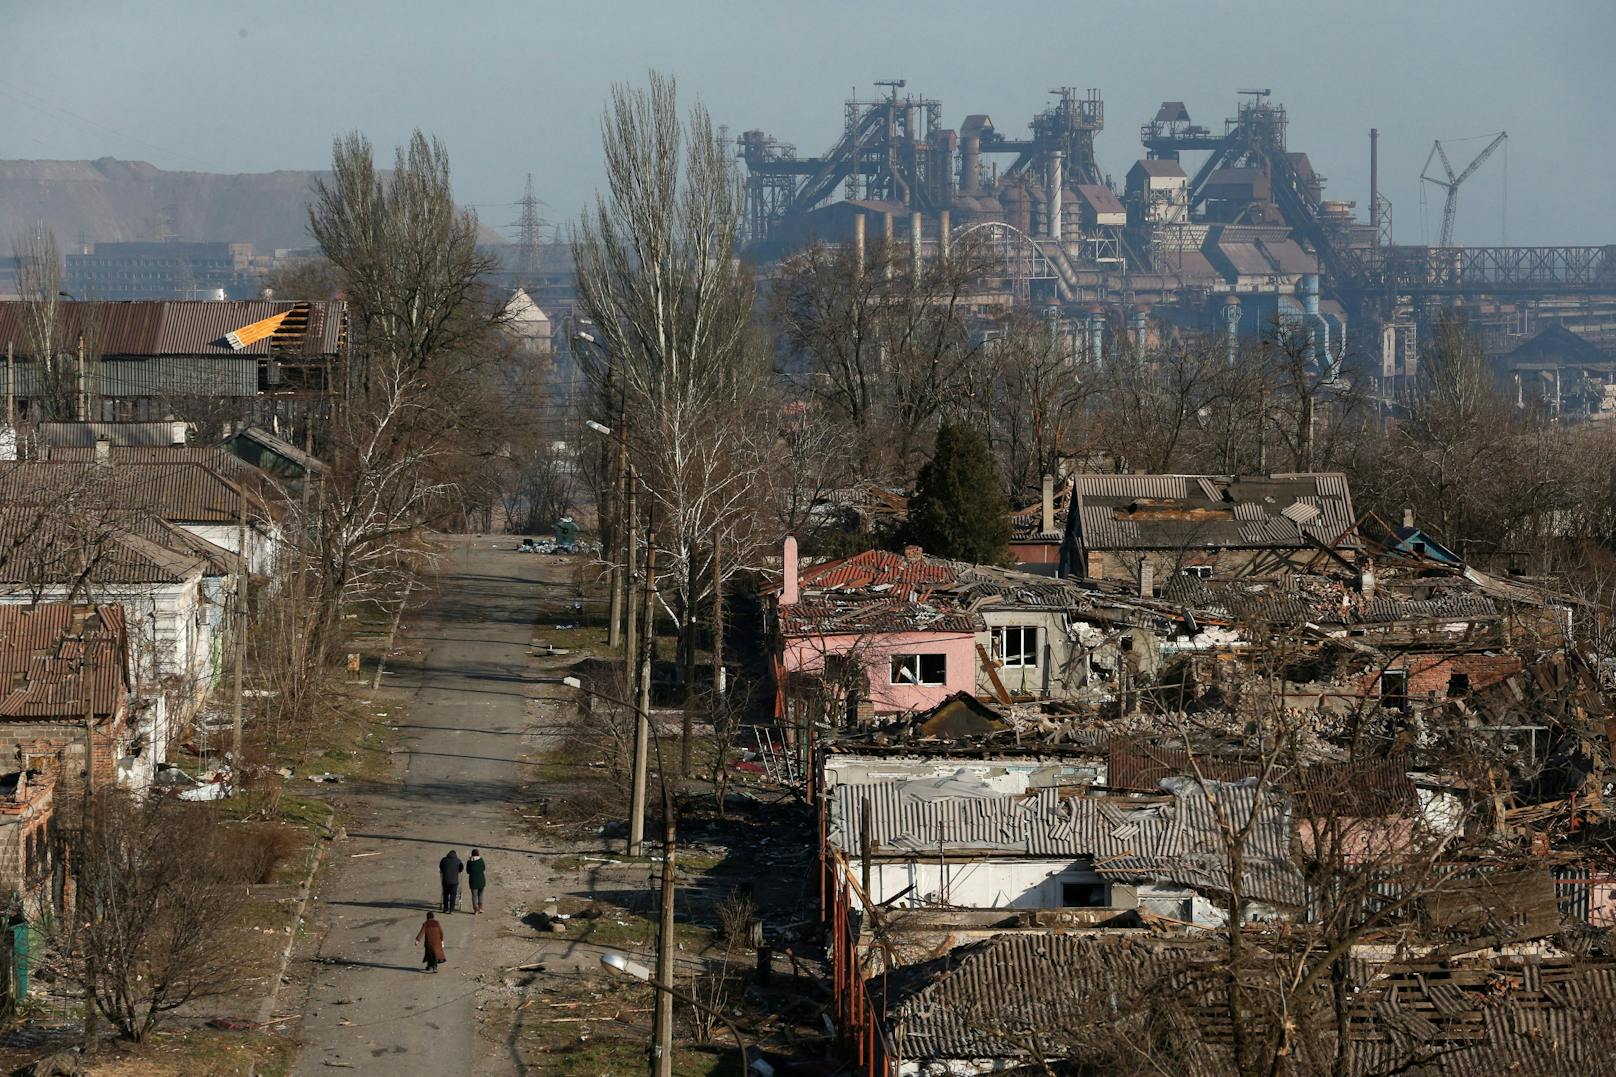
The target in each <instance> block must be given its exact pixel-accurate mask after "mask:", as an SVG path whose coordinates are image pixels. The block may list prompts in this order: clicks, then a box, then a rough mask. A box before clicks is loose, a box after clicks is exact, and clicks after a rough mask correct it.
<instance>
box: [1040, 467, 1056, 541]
mask: <svg viewBox="0 0 1616 1077" xmlns="http://www.w3.org/2000/svg"><path fill="white" fill-rule="evenodd" d="M1054 530H1055V476H1053V475H1050V474H1047V473H1046V474H1045V475H1044V519H1043V528H1042V531H1041V532H1040V533H1041V534H1045V535H1048V534H1052V533H1053V532H1054Z"/></svg>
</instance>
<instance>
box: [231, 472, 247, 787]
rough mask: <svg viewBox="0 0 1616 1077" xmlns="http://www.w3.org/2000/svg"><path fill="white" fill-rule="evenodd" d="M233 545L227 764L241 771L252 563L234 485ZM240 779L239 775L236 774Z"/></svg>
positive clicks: (242, 497) (243, 503) (243, 492)
mask: <svg viewBox="0 0 1616 1077" xmlns="http://www.w3.org/2000/svg"><path fill="white" fill-rule="evenodd" d="M236 494H237V503H236V510H237V514H238V519H237V523H236V549H238V550H240V551H241V562H240V564H239V565H237V567H236V602H235V606H236V616H235V622H236V639H235V644H236V704H235V711H234V713H233V715H232V716H231V722H230V748H231V756H230V767H231V769H232V770H233V771H235V773H236V774H237V775H238V776H239V775H240V773H241V696H242V678H243V677H244V675H245V672H246V666H247V574H248V573H249V572H251V571H252V563H251V561H250V560H249V559H248V557H247V488H246V487H245V486H238V487H236ZM237 781H238V782H239V781H240V778H239V777H238V778H237Z"/></svg>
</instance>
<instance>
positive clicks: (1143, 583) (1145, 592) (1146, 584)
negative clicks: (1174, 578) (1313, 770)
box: [1139, 558, 1156, 598]
mask: <svg viewBox="0 0 1616 1077" xmlns="http://www.w3.org/2000/svg"><path fill="white" fill-rule="evenodd" d="M1155 594H1156V566H1155V565H1153V564H1151V563H1150V562H1149V561H1146V560H1144V559H1143V558H1141V559H1140V561H1139V597H1140V598H1151V597H1154V595H1155Z"/></svg>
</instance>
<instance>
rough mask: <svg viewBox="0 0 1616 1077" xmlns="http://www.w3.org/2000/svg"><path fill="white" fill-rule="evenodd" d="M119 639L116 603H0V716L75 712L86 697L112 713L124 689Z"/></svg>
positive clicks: (125, 664)
mask: <svg viewBox="0 0 1616 1077" xmlns="http://www.w3.org/2000/svg"><path fill="white" fill-rule="evenodd" d="M127 639H128V638H127V636H126V634H125V629H124V614H123V607H122V606H114V605H104V606H94V607H91V606H82V605H72V604H69V603H66V602H45V603H39V604H37V605H31V606H23V605H5V604H0V718H5V719H13V720H15V719H26V718H58V719H60V718H74V719H82V718H83V717H84V711H85V706H86V704H87V703H88V704H89V706H90V707H91V708H92V709H93V710H94V712H95V713H96V714H97V715H108V714H116V713H117V712H118V709H119V707H120V705H121V704H122V703H123V702H124V700H125V699H126V698H127V696H128V692H129V681H128V668H129V649H128V642H127ZM86 674H87V675H88V676H87V678H86Z"/></svg>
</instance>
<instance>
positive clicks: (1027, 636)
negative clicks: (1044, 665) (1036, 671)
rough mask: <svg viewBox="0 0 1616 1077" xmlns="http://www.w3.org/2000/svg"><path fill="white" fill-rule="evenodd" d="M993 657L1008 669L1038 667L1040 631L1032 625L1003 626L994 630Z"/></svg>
mask: <svg viewBox="0 0 1616 1077" xmlns="http://www.w3.org/2000/svg"><path fill="white" fill-rule="evenodd" d="M993 657H994V658H997V659H998V660H999V663H1000V665H1003V666H1004V667H1005V668H1007V669H1023V668H1027V667H1030V666H1036V665H1038V629H1037V628H1035V627H1033V626H1032V625H1014V626H1009V625H1007V626H1002V627H998V628H995V629H994V630H993Z"/></svg>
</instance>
